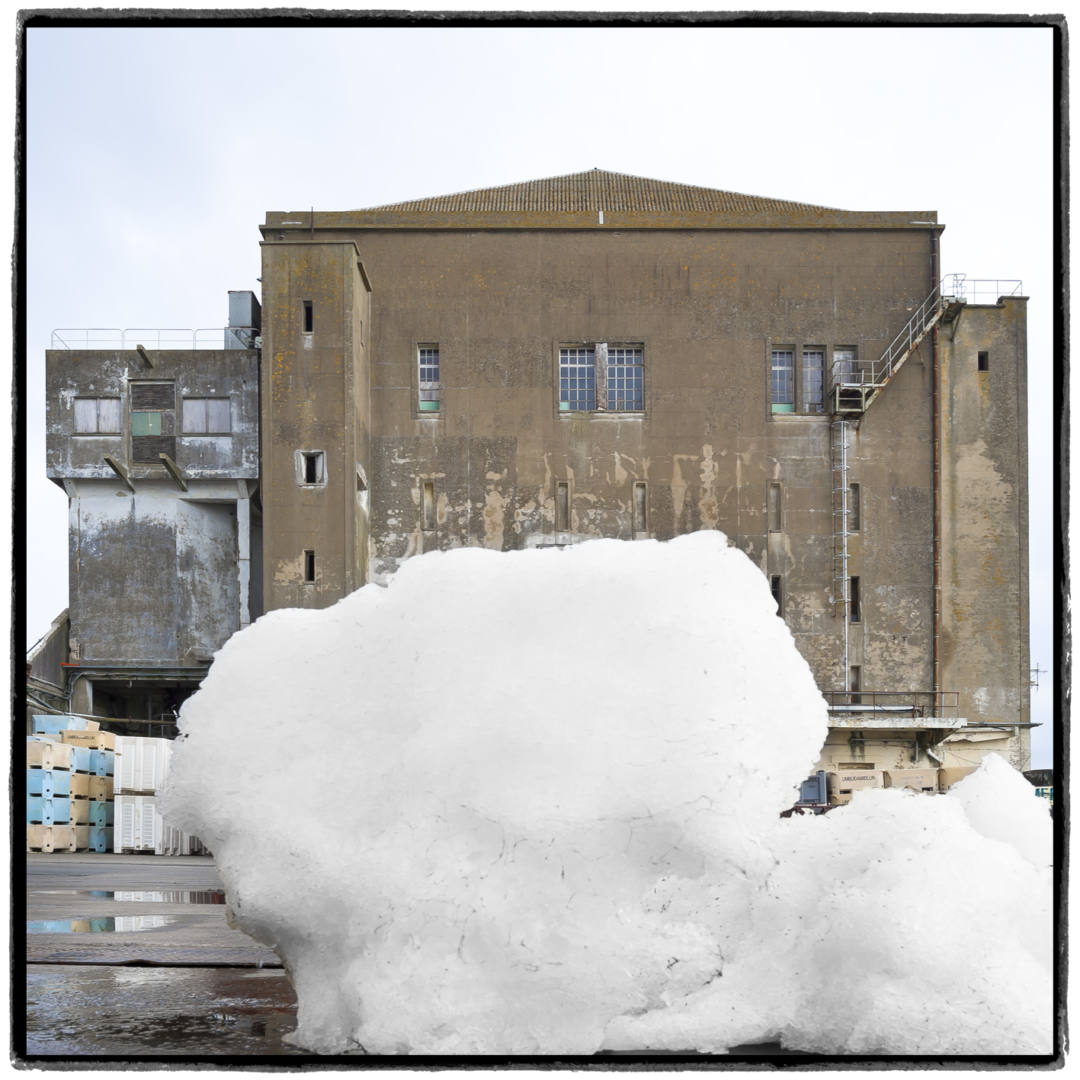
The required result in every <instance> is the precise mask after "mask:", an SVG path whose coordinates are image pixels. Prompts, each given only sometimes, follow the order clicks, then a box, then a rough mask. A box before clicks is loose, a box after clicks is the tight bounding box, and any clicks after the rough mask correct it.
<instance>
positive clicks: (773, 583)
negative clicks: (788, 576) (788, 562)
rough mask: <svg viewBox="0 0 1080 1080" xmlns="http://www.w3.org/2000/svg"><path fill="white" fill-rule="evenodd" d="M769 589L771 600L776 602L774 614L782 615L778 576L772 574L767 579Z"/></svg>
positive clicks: (782, 607) (782, 604)
mask: <svg viewBox="0 0 1080 1080" xmlns="http://www.w3.org/2000/svg"><path fill="white" fill-rule="evenodd" d="M769 588H770V589H771V590H772V598H773V600H775V601H776V614H777V615H783V614H784V603H783V593H782V592H781V585H780V575H779V574H773V575H772V577H771V578H769Z"/></svg>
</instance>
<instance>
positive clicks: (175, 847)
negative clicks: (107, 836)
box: [113, 735, 205, 855]
mask: <svg viewBox="0 0 1080 1080" xmlns="http://www.w3.org/2000/svg"><path fill="white" fill-rule="evenodd" d="M117 751H118V754H117V770H116V831H115V833H114V834H113V850H114V851H117V852H125V853H133V854H142V855H199V854H202V853H203V852H204V851H205V849H204V848H203V846H202V844H200V843H199V841H198V839H196V838H195V837H194V836H191V835H189V834H188V833H185V832H183V831H182V830H181V829H179V828H177V827H176V826H175V825H170V824H169V823H168V822H167V821H166V820H165V819H164V818H163V817H162V815H161V809H160V807H159V805H158V794H159V792H160V791H161V789H162V787H163V786H164V783H165V777H166V775H167V774H168V771H169V758H170V757H171V755H172V743H171V742H170V741H169V740H168V739H151V738H144V737H142V736H138V735H121V736H119V738H118V739H117Z"/></svg>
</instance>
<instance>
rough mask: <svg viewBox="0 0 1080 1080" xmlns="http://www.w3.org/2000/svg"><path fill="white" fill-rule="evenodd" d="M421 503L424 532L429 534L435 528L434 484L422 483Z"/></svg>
mask: <svg viewBox="0 0 1080 1080" xmlns="http://www.w3.org/2000/svg"><path fill="white" fill-rule="evenodd" d="M422 501H423V508H422V510H423V526H424V529H425V531H428V532H430V531H431V530H432V529H434V528H435V482H434V481H433V480H425V481H424V491H423V496H422Z"/></svg>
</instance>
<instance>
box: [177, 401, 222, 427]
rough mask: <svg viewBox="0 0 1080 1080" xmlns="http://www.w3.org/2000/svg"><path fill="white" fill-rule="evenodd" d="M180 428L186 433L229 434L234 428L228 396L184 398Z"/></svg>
mask: <svg viewBox="0 0 1080 1080" xmlns="http://www.w3.org/2000/svg"><path fill="white" fill-rule="evenodd" d="M180 430H181V431H182V432H183V433H184V434H185V435H227V434H228V433H229V432H230V431H231V430H232V417H231V415H230V410H229V399H228V398H184V400H183V411H182V413H181V421H180Z"/></svg>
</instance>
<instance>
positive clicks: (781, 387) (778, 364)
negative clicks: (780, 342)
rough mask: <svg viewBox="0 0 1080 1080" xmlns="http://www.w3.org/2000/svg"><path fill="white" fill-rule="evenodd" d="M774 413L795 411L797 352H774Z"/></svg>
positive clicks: (775, 350) (787, 350) (785, 350)
mask: <svg viewBox="0 0 1080 1080" xmlns="http://www.w3.org/2000/svg"><path fill="white" fill-rule="evenodd" d="M772 411H773V412H774V413H785V412H794V411H795V350H794V349H773V351H772Z"/></svg>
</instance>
